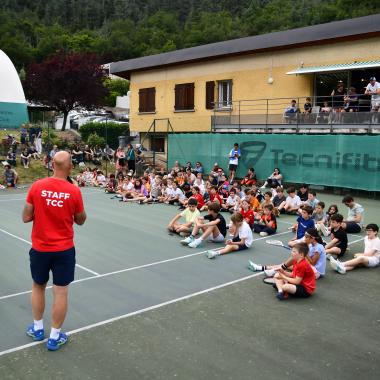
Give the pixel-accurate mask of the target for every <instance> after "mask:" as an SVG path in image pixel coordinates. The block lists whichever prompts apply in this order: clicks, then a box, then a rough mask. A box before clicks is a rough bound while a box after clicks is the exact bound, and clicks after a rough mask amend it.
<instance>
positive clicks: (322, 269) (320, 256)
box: [248, 228, 326, 280]
mask: <svg viewBox="0 0 380 380" xmlns="http://www.w3.org/2000/svg"><path fill="white" fill-rule="evenodd" d="M305 243H306V244H308V246H309V253H308V255H307V256H306V259H307V260H308V261H309V263H310V264H311V265H312V268H313V271H314V274H315V279H316V280H317V279H318V278H320V277H323V276H324V275H325V273H326V251H325V247H324V246H323V241H322V238H321V237H320V236H319V235H318V231H317V230H316V229H315V228H309V229H307V230H306V232H305ZM292 264H293V258H292V256H291V255H290V256H289V257H288V258H287V259H286V260H285V261H284V262H283V263H281V264H278V265H260V264H255V263H254V262H252V261H251V260H248V269H250V270H251V271H253V272H255V271H264V273H265V275H266V276H267V277H273V276H274V275H275V274H276V273H277V271H278V270H279V269H281V268H282V269H284V270H291V269H292Z"/></svg>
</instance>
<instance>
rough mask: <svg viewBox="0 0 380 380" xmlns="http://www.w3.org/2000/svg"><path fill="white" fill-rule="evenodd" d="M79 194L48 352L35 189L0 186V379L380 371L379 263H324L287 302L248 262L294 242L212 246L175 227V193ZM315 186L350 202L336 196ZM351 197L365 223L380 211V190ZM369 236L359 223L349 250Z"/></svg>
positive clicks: (286, 234)
mask: <svg viewBox="0 0 380 380" xmlns="http://www.w3.org/2000/svg"><path fill="white" fill-rule="evenodd" d="M83 195H84V201H85V206H86V211H87V214H88V220H87V222H86V224H85V225H84V226H81V227H76V247H77V264H78V265H77V268H76V281H75V282H74V283H73V284H71V285H70V297H69V298H70V299H69V312H68V316H67V319H66V321H65V324H64V330H65V331H67V332H69V334H70V336H69V343H68V344H67V345H66V346H64V347H62V349H61V350H59V351H58V352H48V351H47V350H46V348H45V345H44V344H36V343H31V341H30V338H28V337H27V336H26V334H25V328H26V326H27V325H28V324H30V323H31V321H32V317H31V308H30V301H29V298H30V287H31V278H30V273H29V261H28V251H29V248H30V231H31V224H23V223H22V222H21V211H22V208H23V204H24V200H25V190H23V191H15V192H11V191H7V192H2V193H1V194H0V215H1V218H0V250H1V255H0V379H2V380H3V379H26V378H27V379H58V378H59V379H217V378H218V379H253V378H255V379H277V378H278V377H281V378H289V379H301V378H305V377H307V378H308V379H357V378H359V377H360V378H361V379H363V380H364V379H366V380H367V379H378V378H379V377H380V375H379V373H380V372H379V371H380V364H379V354H380V348H379V347H380V345H379V342H380V313H379V304H380V296H379V289H378V288H379V279H380V277H379V276H380V270H379V269H378V268H377V269H372V270H367V269H358V270H355V271H353V272H352V273H349V274H347V275H345V276H342V275H339V274H337V273H335V272H333V271H332V270H331V269H330V268H329V267H328V270H327V275H326V277H325V278H324V279H321V280H319V281H318V284H317V285H318V288H317V292H316V294H315V295H314V296H313V297H311V298H310V299H306V300H292V299H290V300H287V301H285V302H280V301H278V300H277V299H276V298H275V293H274V290H273V288H272V287H271V286H269V285H266V284H264V283H263V282H262V278H263V276H262V274H260V273H252V272H250V271H249V270H248V269H247V261H248V259H253V260H254V261H255V262H258V263H279V262H281V261H282V260H283V259H284V258H285V257H287V255H288V254H289V251H287V250H285V249H284V248H281V247H277V246H270V245H268V244H266V243H265V240H266V239H267V238H262V237H258V235H256V236H255V239H256V241H255V242H254V246H253V248H251V249H250V250H246V251H243V252H240V253H236V254H230V255H227V256H224V257H219V258H217V259H215V260H209V259H207V258H206V257H205V255H204V252H205V250H206V249H210V248H214V247H216V246H217V245H214V244H211V243H207V244H205V245H204V246H202V247H200V248H198V249H190V248H188V247H183V246H181V245H180V244H179V240H180V238H179V237H177V236H169V235H168V234H167V233H166V229H165V227H166V225H167V223H168V221H169V220H170V219H171V218H172V217H173V216H174V215H175V213H177V212H178V211H177V209H176V208H175V207H173V206H166V205H138V204H125V203H119V202H118V201H117V200H111V199H110V196H109V195H106V194H104V193H103V192H102V191H101V190H98V189H92V188H85V189H83ZM319 199H320V200H323V201H325V203H326V204H327V205H328V204H330V203H336V204H338V206H339V207H340V211H341V212H342V213H343V215H346V210H345V207H344V205H342V204H341V203H340V201H341V197H340V196H339V197H338V196H334V195H324V194H321V195H320V196H319ZM355 200H356V201H357V202H358V203H360V204H362V205H363V206H364V207H365V209H366V217H365V221H366V223H370V222H374V223H379V218H378V202H377V201H374V200H368V199H359V198H358V197H356V199H355ZM225 215H226V214H225ZM293 220H294V218H292V217H281V218H280V219H279V234H278V235H277V236H278V239H280V240H282V241H284V242H287V241H288V240H289V239H290V238H291V236H292V233H291V232H290V231H289V230H288V227H289V226H290V223H291V222H292V221H293ZM363 238H364V234H359V235H350V236H349V239H350V251H349V253H348V254H347V258H349V257H351V256H352V255H353V253H355V252H359V251H361V250H362V248H363V241H362V240H363ZM47 295H48V297H47V305H46V312H45V319H44V324H45V330H47V331H49V329H50V316H49V310H50V306H51V294H50V292H49V291H48V292H47Z"/></svg>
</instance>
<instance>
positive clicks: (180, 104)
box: [174, 83, 194, 111]
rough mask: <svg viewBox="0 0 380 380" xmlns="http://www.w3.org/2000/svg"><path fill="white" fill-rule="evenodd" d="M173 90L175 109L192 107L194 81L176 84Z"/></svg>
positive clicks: (190, 108)
mask: <svg viewBox="0 0 380 380" xmlns="http://www.w3.org/2000/svg"><path fill="white" fill-rule="evenodd" d="M174 91H175V104H174V109H175V110H176V111H181V110H193V109H194V83H184V84H176V85H175V88H174Z"/></svg>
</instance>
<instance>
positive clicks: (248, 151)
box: [240, 141, 380, 173]
mask: <svg viewBox="0 0 380 380" xmlns="http://www.w3.org/2000/svg"><path fill="white" fill-rule="evenodd" d="M266 147H267V144H266V143H265V142H263V141H245V142H243V143H242V144H241V145H240V150H241V154H242V157H243V161H244V163H245V166H246V167H254V166H255V165H256V164H257V163H258V162H259V161H260V159H261V157H262V156H263V154H264V153H265V151H266ZM300 150H301V152H289V151H286V150H285V149H283V148H281V149H277V148H272V149H270V151H269V152H270V156H271V157H270V159H273V166H274V167H277V166H278V167H284V166H304V167H306V168H321V169H323V168H326V169H343V170H346V169H347V170H365V171H367V172H372V173H373V172H379V171H380V158H379V157H376V156H373V155H371V154H368V153H353V152H329V153H328V154H324V153H323V151H322V149H321V147H316V150H317V151H318V153H315V154H314V153H313V152H310V150H309V151H308V152H307V153H303V152H302V149H300Z"/></svg>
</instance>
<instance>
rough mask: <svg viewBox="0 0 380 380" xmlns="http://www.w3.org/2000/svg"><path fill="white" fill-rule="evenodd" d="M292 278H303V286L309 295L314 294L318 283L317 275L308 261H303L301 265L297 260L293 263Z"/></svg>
mask: <svg viewBox="0 0 380 380" xmlns="http://www.w3.org/2000/svg"><path fill="white" fill-rule="evenodd" d="M292 277H294V278H296V277H301V278H302V281H301V283H300V285H302V286H303V287H304V288H305V290H306V291H307V292H308V293H309V294H313V292H314V290H315V288H316V283H315V274H314V271H313V268H312V267H311V264H310V263H309V262H308V261H307V260H306V259H302V260H301V261H300V262H299V263H297V261H296V260H294V261H293V272H292Z"/></svg>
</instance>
